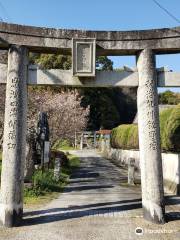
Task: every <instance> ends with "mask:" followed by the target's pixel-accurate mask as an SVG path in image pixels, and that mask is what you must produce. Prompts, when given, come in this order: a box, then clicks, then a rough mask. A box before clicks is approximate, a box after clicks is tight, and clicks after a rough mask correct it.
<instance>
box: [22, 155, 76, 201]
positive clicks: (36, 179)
mask: <svg viewBox="0 0 180 240" xmlns="http://www.w3.org/2000/svg"><path fill="white" fill-rule="evenodd" d="M79 164H80V161H79V158H78V157H76V156H74V155H69V165H67V166H63V167H62V168H61V175H60V179H59V180H57V179H55V178H54V172H53V169H48V170H45V171H44V172H42V171H41V170H36V171H35V173H34V175H33V179H32V182H33V185H32V187H25V189H24V197H25V199H29V198H34V197H39V196H43V195H45V194H47V193H51V192H61V191H62V190H63V188H64V186H65V185H66V184H67V182H68V178H69V176H70V175H71V173H72V171H73V169H74V168H76V167H78V166H79Z"/></svg>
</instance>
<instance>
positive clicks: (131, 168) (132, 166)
mask: <svg viewBox="0 0 180 240" xmlns="http://www.w3.org/2000/svg"><path fill="white" fill-rule="evenodd" d="M134 174H135V159H134V158H129V161H128V184H130V185H134V179H135V178H134Z"/></svg>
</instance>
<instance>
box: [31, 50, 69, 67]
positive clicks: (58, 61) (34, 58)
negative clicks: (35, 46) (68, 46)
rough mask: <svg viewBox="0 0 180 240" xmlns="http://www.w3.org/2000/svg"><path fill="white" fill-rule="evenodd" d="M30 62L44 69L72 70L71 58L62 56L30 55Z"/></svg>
mask: <svg viewBox="0 0 180 240" xmlns="http://www.w3.org/2000/svg"><path fill="white" fill-rule="evenodd" d="M30 62H31V63H32V64H38V65H39V66H40V67H41V68H42V69H64V70H68V69H71V57H70V56H64V55H60V54H40V55H39V54H32V53H31V54H30Z"/></svg>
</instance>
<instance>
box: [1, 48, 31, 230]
mask: <svg viewBox="0 0 180 240" xmlns="http://www.w3.org/2000/svg"><path fill="white" fill-rule="evenodd" d="M26 57H27V50H26V48H25V47H21V46H15V45H12V46H11V48H10V49H9V53H8V74H7V86H6V107H5V124H4V141H3V161H2V175H1V195H2V199H1V201H2V202H1V203H0V220H1V222H2V224H3V225H5V226H8V227H11V226H15V225H18V224H19V222H20V220H21V217H22V209H23V182H24V179H23V176H24V172H23V171H24V161H25V143H26V103H27V79H26V76H27V58H26Z"/></svg>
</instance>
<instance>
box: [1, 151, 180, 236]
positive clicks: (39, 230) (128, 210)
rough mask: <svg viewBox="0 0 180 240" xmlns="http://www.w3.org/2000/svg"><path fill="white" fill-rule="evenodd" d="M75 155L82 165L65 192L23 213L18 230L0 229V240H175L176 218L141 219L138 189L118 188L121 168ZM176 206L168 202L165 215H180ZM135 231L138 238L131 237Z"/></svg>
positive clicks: (93, 155) (123, 177)
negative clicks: (138, 231)
mask: <svg viewBox="0 0 180 240" xmlns="http://www.w3.org/2000/svg"><path fill="white" fill-rule="evenodd" d="M74 153H75V154H76V155H78V156H80V159H81V165H80V168H79V169H77V170H76V172H74V173H73V175H72V176H71V179H70V183H69V184H68V186H67V187H66V188H65V190H64V193H63V194H60V196H59V198H57V199H55V200H53V201H52V202H50V203H49V204H47V205H46V206H42V208H41V209H38V210H31V211H30V210H28V211H26V212H25V213H24V221H23V226H21V227H18V228H13V229H4V228H2V227H1V228H0V240H11V239H12V240H39V239H43V240H46V239H48V240H50V239H52V240H61V239H62V240H77V239H78V240H95V239H97V240H101V239H102V240H106V239H107V240H116V239H117V240H120V239H121V240H123V239H126V240H127V239H128V240H129V239H133V240H134V239H180V233H179V232H178V230H179V229H178V228H179V225H180V220H178V218H179V219H180V214H179V215H178V214H176V215H175V214H174V213H169V216H171V221H170V222H168V223H166V224H165V225H160V226H159V225H154V224H151V223H149V222H146V221H144V220H143V218H142V209H141V191H140V188H139V187H127V186H126V185H124V184H123V183H125V182H126V181H127V177H126V173H125V171H124V170H123V169H119V168H118V167H116V166H115V165H113V164H112V163H111V162H109V161H108V160H106V159H104V158H102V157H100V156H99V155H98V154H97V153H96V152H95V151H90V150H83V151H75V152H74ZM178 203H180V199H179V198H173V199H170V200H168V204H169V206H168V207H167V211H169V212H180V205H178ZM170 204H171V205H170ZM172 217H174V219H173V218H172ZM172 220H174V221H172ZM137 227H141V228H143V231H144V234H143V236H138V235H136V234H135V229H136V228H137Z"/></svg>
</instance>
